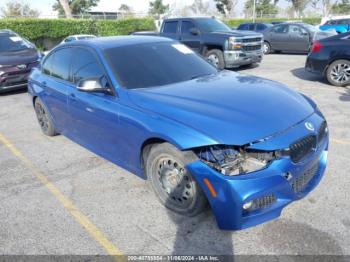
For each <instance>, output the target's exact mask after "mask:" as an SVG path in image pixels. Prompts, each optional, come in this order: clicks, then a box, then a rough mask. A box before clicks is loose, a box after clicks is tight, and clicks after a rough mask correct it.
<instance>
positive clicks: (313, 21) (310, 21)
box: [225, 17, 321, 27]
mask: <svg viewBox="0 0 350 262" xmlns="http://www.w3.org/2000/svg"><path fill="white" fill-rule="evenodd" d="M288 20H301V21H303V22H304V23H308V24H312V25H316V24H319V23H321V18H319V17H309V18H302V19H288V18H258V19H256V21H257V22H262V23H271V22H284V21H288ZM250 22H252V19H246V18H244V19H227V20H225V23H226V24H228V25H229V26H231V27H237V26H239V25H240V24H242V23H250Z"/></svg>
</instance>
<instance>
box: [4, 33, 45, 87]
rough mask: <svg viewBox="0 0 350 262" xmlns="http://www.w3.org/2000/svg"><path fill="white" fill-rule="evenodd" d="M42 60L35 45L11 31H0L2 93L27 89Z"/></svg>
mask: <svg viewBox="0 0 350 262" xmlns="http://www.w3.org/2000/svg"><path fill="white" fill-rule="evenodd" d="M40 58H41V55H40V53H39V52H38V51H37V50H36V48H35V45H34V44H32V43H30V42H29V41H28V40H26V39H24V38H22V37H20V36H19V35H17V34H16V33H14V32H12V31H10V30H0V93H3V92H7V91H10V90H15V89H23V88H25V87H26V85H27V78H28V75H29V73H30V71H31V69H32V68H34V67H36V66H38V65H39V61H40Z"/></svg>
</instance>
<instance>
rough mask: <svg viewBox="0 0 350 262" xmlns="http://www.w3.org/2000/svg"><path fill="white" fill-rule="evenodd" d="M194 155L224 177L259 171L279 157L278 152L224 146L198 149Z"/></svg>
mask: <svg viewBox="0 0 350 262" xmlns="http://www.w3.org/2000/svg"><path fill="white" fill-rule="evenodd" d="M195 153H196V154H197V156H198V157H199V159H200V160H201V161H203V162H205V163H206V164H207V165H209V166H210V167H212V168H214V169H215V170H217V171H218V172H220V173H222V174H223V175H226V176H237V175H243V174H248V173H251V172H254V171H258V170H261V169H263V168H265V167H267V166H268V165H269V164H270V163H271V162H272V161H273V160H275V159H277V158H279V157H280V154H279V152H278V151H271V152H267V151H257V150H250V149H245V148H239V147H235V146H226V145H214V146H207V147H203V148H198V149H197V150H195Z"/></svg>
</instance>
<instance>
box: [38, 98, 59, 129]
mask: <svg viewBox="0 0 350 262" xmlns="http://www.w3.org/2000/svg"><path fill="white" fill-rule="evenodd" d="M34 108H35V113H36V117H37V119H38V122H39V125H40V128H41V130H42V132H43V133H44V134H45V135H47V136H55V135H57V133H56V131H55V128H54V126H53V123H52V120H51V116H50V113H49V111H48V110H47V108H46V107H45V105H44V103H43V102H42V101H41V100H40V98H39V97H37V98H36V99H35V103H34Z"/></svg>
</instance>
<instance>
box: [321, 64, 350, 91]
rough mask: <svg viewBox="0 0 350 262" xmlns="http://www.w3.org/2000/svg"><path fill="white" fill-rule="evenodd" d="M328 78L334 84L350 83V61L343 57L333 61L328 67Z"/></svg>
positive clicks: (344, 84)
mask: <svg viewBox="0 0 350 262" xmlns="http://www.w3.org/2000/svg"><path fill="white" fill-rule="evenodd" d="M326 78H327V81H328V82H329V83H330V84H331V85H334V86H346V85H348V84H350V61H349V60H343V59H341V60H336V61H334V62H333V63H331V64H330V65H329V66H328V68H327V71H326Z"/></svg>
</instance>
